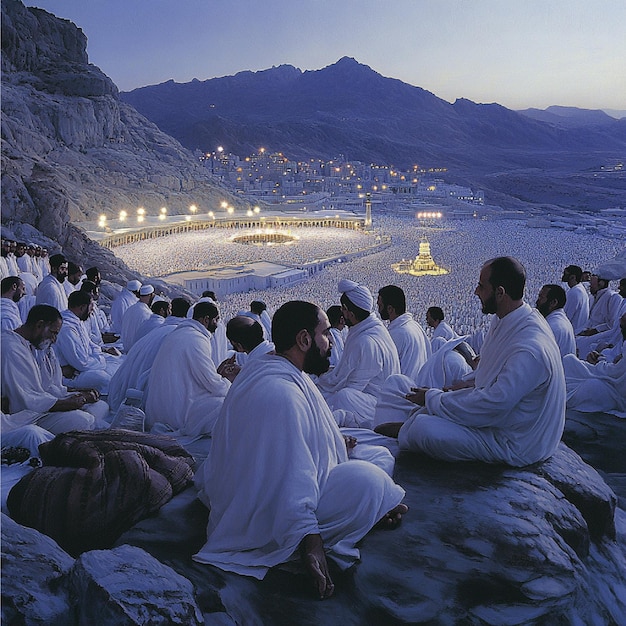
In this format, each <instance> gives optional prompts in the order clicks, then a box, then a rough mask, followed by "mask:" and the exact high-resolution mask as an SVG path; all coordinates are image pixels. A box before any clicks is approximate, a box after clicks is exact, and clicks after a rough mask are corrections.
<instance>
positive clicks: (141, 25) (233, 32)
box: [25, 0, 626, 110]
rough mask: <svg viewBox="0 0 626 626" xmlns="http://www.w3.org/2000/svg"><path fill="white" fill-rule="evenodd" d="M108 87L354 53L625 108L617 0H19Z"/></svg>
mask: <svg viewBox="0 0 626 626" xmlns="http://www.w3.org/2000/svg"><path fill="white" fill-rule="evenodd" d="M25 2H26V4H27V5H31V6H39V7H41V8H43V9H46V10H47V11H50V12H51V13H54V14H55V15H57V16H58V17H63V18H67V19H70V20H71V21H73V22H74V23H75V24H76V25H77V26H79V27H80V28H82V29H83V31H84V32H85V34H86V35H87V37H88V40H89V43H88V46H87V51H88V53H89V59H90V61H91V62H92V63H94V64H95V65H98V66H99V67H100V68H101V69H102V70H103V71H104V72H105V73H106V74H107V75H108V76H110V77H111V78H112V79H113V81H114V82H115V83H116V84H117V86H118V87H119V88H120V89H121V90H123V91H128V90H131V89H134V88H135V87H141V86H144V85H151V84H155V83H160V82H164V81H166V80H169V79H170V78H173V79H174V80H175V81H177V82H187V81H190V80H191V79H193V78H198V79H199V80H205V79H207V78H213V77H216V76H226V75H231V74H235V73H237V72H239V71H242V70H262V69H267V68H269V67H272V66H273V65H281V64H289V65H294V66H296V67H299V68H300V69H302V70H314V69H320V68H322V67H325V66H327V65H331V64H332V63H335V62H336V61H337V60H338V59H339V58H341V57H342V56H350V57H354V58H355V59H356V60H357V61H359V62H360V63H364V64H366V65H369V66H370V67H371V68H372V69H374V70H375V71H377V72H379V73H380V74H382V75H383V76H388V77H391V78H398V79H400V80H402V81H404V82H406V83H409V84H411V85H416V86H419V87H422V88H424V89H427V90H429V91H431V92H433V93H434V94H435V95H437V96H439V97H440V98H443V99H445V100H448V101H450V102H453V101H454V100H455V99H456V98H461V97H463V98H469V99H470V100H473V101H475V102H485V103H487V102H498V103H500V104H502V105H504V106H506V107H509V108H512V109H521V108H527V107H537V108H545V107H547V106H549V105H552V104H558V105H563V106H578V107H582V108H588V109H600V108H602V109H607V108H608V109H621V110H624V109H626V0H25Z"/></svg>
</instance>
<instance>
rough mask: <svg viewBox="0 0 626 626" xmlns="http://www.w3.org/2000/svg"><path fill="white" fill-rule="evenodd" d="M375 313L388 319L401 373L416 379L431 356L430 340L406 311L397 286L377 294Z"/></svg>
mask: <svg viewBox="0 0 626 626" xmlns="http://www.w3.org/2000/svg"><path fill="white" fill-rule="evenodd" d="M378 312H379V313H380V317H381V319H383V320H389V326H388V327H387V330H389V334H390V335H391V338H392V339H393V342H394V343H395V344H396V348H397V349H398V356H399V358H400V371H401V372H402V373H403V374H404V375H405V376H408V377H409V378H411V379H412V380H416V378H417V373H418V372H419V371H420V369H421V368H422V365H424V363H426V360H427V359H428V357H429V356H430V353H431V349H430V341H428V337H426V333H425V332H424V331H423V330H422V327H421V326H420V325H419V324H418V323H417V322H416V321H415V320H414V319H413V315H411V313H407V311H406V297H405V295H404V291H402V289H400V287H396V285H387V286H386V287H383V288H382V289H381V290H380V291H379V292H378Z"/></svg>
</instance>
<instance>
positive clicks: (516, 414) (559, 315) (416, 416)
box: [0, 240, 626, 597]
mask: <svg viewBox="0 0 626 626" xmlns="http://www.w3.org/2000/svg"><path fill="white" fill-rule="evenodd" d="M349 267H350V266H348V265H346V266H344V267H343V268H341V266H338V268H339V270H341V269H343V270H344V271H345V272H346V273H347V272H348V270H349ZM0 269H1V270H2V294H1V295H2V297H1V298H0V315H1V324H2V342H1V347H0V349H1V357H2V370H1V376H2V423H1V426H2V447H3V454H4V452H5V451H6V450H7V449H16V448H19V447H22V448H26V449H28V450H29V451H30V455H32V456H33V457H36V456H37V449H38V445H39V444H40V443H42V442H45V441H49V440H51V439H52V438H53V437H54V436H55V435H58V434H60V433H64V432H67V431H74V430H93V429H107V428H111V427H113V428H126V429H133V430H142V431H146V432H152V433H159V434H165V435H169V436H171V437H173V438H175V439H176V440H177V441H178V442H179V443H180V444H181V445H183V446H191V445H193V444H195V443H197V442H198V441H201V440H206V441H208V442H209V444H210V452H208V456H207V460H206V461H205V462H204V463H203V464H202V465H201V466H200V467H199V468H197V471H196V486H197V489H198V494H199V498H200V499H201V500H202V501H203V502H204V503H205V504H206V505H207V506H208V507H209V508H210V509H211V514H210V517H209V529H208V542H207V544H206V545H205V546H204V547H203V549H202V550H200V551H199V552H198V554H196V555H195V556H194V558H195V559H196V560H198V561H199V562H203V563H210V564H213V565H216V566H218V567H221V568H222V569H225V570H228V571H234V572H237V573H241V574H246V575H252V576H256V577H257V578H262V577H263V576H264V574H265V572H266V571H267V569H268V568H269V567H271V566H273V565H276V564H279V563H281V562H283V561H285V560H287V559H289V557H290V556H291V555H292V554H293V553H294V552H297V549H298V548H300V549H301V551H302V554H303V559H304V563H305V566H306V567H307V569H308V571H309V573H310V574H311V577H312V579H313V581H314V583H315V585H316V588H317V591H318V592H319V595H320V597H327V596H329V595H331V594H332V593H333V589H334V588H333V585H332V580H331V577H330V574H329V571H328V566H327V563H326V556H328V555H330V556H331V557H332V559H333V560H334V561H335V562H336V563H338V564H339V566H340V567H347V566H349V565H350V564H351V563H352V562H354V560H355V559H356V558H357V557H358V550H357V549H356V547H355V544H356V542H358V541H359V540H360V539H361V538H362V537H363V536H364V535H365V534H366V533H367V532H368V531H369V530H370V529H371V528H372V527H373V526H375V525H376V524H382V525H386V526H390V527H393V526H394V525H396V524H397V523H398V521H399V520H400V519H401V517H402V515H403V514H404V513H406V511H407V508H406V507H405V506H404V505H403V504H402V499H403V496H404V492H403V490H402V489H401V488H400V487H399V486H398V485H396V484H395V483H394V482H393V480H392V474H393V468H394V462H395V459H394V454H395V453H396V452H397V451H398V450H399V449H404V450H413V451H417V452H420V453H422V454H426V455H429V456H432V457H435V458H439V459H444V460H449V461H459V460H479V461H484V462H488V463H506V464H508V465H511V466H524V465H528V464H531V463H535V462H538V461H541V460H544V459H546V458H548V457H549V456H550V455H551V454H552V453H553V452H554V450H555V449H556V446H557V444H558V442H559V440H560V438H561V434H562V431H563V427H564V420H565V409H566V406H567V407H569V408H574V409H577V410H579V411H587V412H597V411H604V412H609V413H613V414H616V415H618V416H622V417H626V394H625V392H624V389H626V359H624V358H623V356H624V349H625V345H626V342H625V339H626V278H622V279H621V280H620V281H619V284H617V281H616V283H614V284H612V283H611V281H609V280H608V279H607V278H606V277H605V276H602V275H599V274H598V273H596V272H595V271H594V270H595V268H591V269H592V271H585V270H583V268H582V267H580V266H578V265H575V264H570V265H567V266H566V267H564V268H563V270H562V273H561V272H560V271H558V272H557V273H553V275H552V280H551V281H549V282H546V283H545V284H543V285H541V286H540V288H539V289H537V292H536V293H534V294H531V293H526V298H527V299H528V300H531V301H532V302H533V303H534V305H535V306H534V307H531V306H530V305H529V304H527V303H525V302H524V301H523V297H524V290H525V288H526V287H527V285H526V274H525V270H524V268H523V266H522V265H521V263H519V262H518V261H517V260H516V259H514V258H512V257H498V258H495V259H492V260H491V261H489V262H487V263H485V264H484V265H483V266H482V267H479V266H477V267H476V268H475V273H476V282H477V286H476V284H473V285H469V284H466V285H463V286H459V289H463V290H465V291H466V292H468V293H470V294H474V297H475V296H477V297H478V300H477V301H476V303H475V307H476V309H477V311H478V316H477V317H476V319H478V320H480V322H479V323H477V324H476V325H475V327H474V328H468V327H467V325H465V326H463V327H462V328H458V327H455V323H454V319H455V318H454V316H450V315H449V314H448V313H449V311H446V308H445V306H440V304H441V302H433V303H431V305H430V306H429V307H427V309H426V310H424V311H421V312H420V315H419V319H415V318H414V316H413V314H412V313H410V312H409V308H413V307H412V306H411V302H407V299H408V298H407V294H406V293H405V290H404V289H402V288H401V287H400V286H398V285H395V284H387V285H384V284H380V285H372V287H373V288H372V289H370V288H369V287H368V286H366V285H365V284H363V283H362V282H358V281H353V280H349V279H346V278H340V279H338V280H336V281H335V282H334V290H335V300H334V302H332V301H331V303H327V306H325V307H318V305H317V304H311V303H309V302H306V300H307V298H302V297H301V295H300V297H292V298H290V297H289V295H290V294H289V293H287V297H285V298H284V299H283V302H281V303H279V304H277V306H276V307H274V314H273V315H272V311H271V310H269V309H268V307H267V305H266V304H265V302H263V301H261V300H254V301H252V302H251V303H250V304H249V306H245V307H244V306H242V308H241V309H240V310H239V311H237V312H236V314H234V315H228V316H227V319H223V318H222V315H221V311H220V303H219V302H218V298H217V297H216V295H215V294H214V293H213V292H205V293H204V294H203V295H202V297H201V298H199V299H198V300H197V301H196V302H190V301H188V300H187V299H185V298H174V299H173V300H171V301H170V300H169V299H168V298H167V297H164V296H163V295H159V294H157V293H156V292H155V288H154V286H153V285H151V284H148V283H146V284H141V283H140V282H139V281H137V280H131V281H128V283H127V284H126V286H125V287H124V288H122V289H121V290H120V291H119V292H118V294H117V296H116V297H115V299H114V300H113V301H112V303H111V306H110V310H108V311H105V310H103V308H100V307H99V306H98V299H99V289H100V284H101V275H100V272H99V270H98V268H96V267H92V268H88V269H87V270H86V271H84V269H83V267H82V265H81V264H80V263H77V262H72V261H69V260H68V259H67V258H66V257H65V256H64V255H63V254H53V255H52V256H50V257H48V255H47V253H46V251H45V250H43V249H41V248H39V247H38V246H34V245H27V244H23V243H19V242H17V243H16V242H12V241H8V240H3V242H2V265H1V267H0ZM613 286H617V287H618V290H617V291H614V290H613V288H612V287H613ZM299 294H302V290H300V291H299ZM281 295H285V294H281ZM311 295H313V294H311ZM309 300H310V301H311V302H312V303H316V300H317V299H316V298H315V297H311V298H309ZM324 309H325V310H324ZM414 310H415V309H414ZM457 315H458V312H457ZM421 320H423V321H424V323H425V326H422V324H421V323H420V321H421ZM244 433H245V435H244ZM313 450H314V452H312V451H313ZM347 460H350V461H351V463H348V464H345V465H344V462H345V461H347ZM339 468H340V469H341V471H339ZM268 474H271V475H268ZM286 476H291V477H292V479H286ZM225 477H228V478H225ZM311 480H312V481H313V483H314V484H308V481H311ZM246 481H248V483H246ZM261 485H262V488H261ZM348 493H349V494H350V495H349V496H348V495H347V494H348ZM303 502H304V503H305V504H304V506H303V504H302V503H303ZM277 503H280V504H277ZM364 503H367V506H365V505H364ZM261 507H270V508H271V507H273V512H272V514H271V516H270V517H269V518H268V519H263V520H257V522H255V524H256V525H254V524H249V520H250V517H249V516H254V509H256V510H257V511H258V510H261ZM289 507H293V509H290V508H289ZM300 509H303V510H300ZM272 520H274V521H272ZM275 520H281V522H280V524H279V523H278V522H276V521H275ZM242 545H243V546H246V547H245V549H242V548H241V546H242ZM236 546H239V548H238V547H236Z"/></svg>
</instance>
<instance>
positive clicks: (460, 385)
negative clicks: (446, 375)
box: [443, 380, 475, 391]
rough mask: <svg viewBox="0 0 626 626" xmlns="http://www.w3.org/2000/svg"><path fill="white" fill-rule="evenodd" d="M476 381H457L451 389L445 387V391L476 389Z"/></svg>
mask: <svg viewBox="0 0 626 626" xmlns="http://www.w3.org/2000/svg"><path fill="white" fill-rule="evenodd" d="M474 386H475V385H474V380H455V381H454V382H453V383H452V384H451V385H450V386H449V387H444V388H443V390H444V391H456V390H457V389H470V388H471V387H474Z"/></svg>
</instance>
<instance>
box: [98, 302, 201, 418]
mask: <svg viewBox="0 0 626 626" xmlns="http://www.w3.org/2000/svg"><path fill="white" fill-rule="evenodd" d="M188 310H189V301H188V300H186V299H185V298H174V299H173V300H172V314H171V315H168V316H167V317H166V318H165V320H164V321H163V324H161V325H160V326H159V328H156V329H155V330H153V331H152V332H150V333H148V334H147V335H146V336H145V337H142V338H141V339H139V341H137V342H136V343H135V345H134V346H133V347H132V349H131V351H130V352H129V353H128V354H127V355H126V358H125V359H124V362H123V363H122V365H120V367H119V368H118V370H117V372H115V374H113V376H112V377H111V382H110V383H109V397H108V398H107V400H108V403H109V406H110V407H111V411H113V412H116V411H117V410H118V409H119V407H120V404H122V402H124V399H125V397H126V394H127V392H128V390H129V389H134V390H136V391H139V392H140V393H142V394H143V397H142V400H141V403H140V407H141V408H142V409H144V408H145V406H146V404H145V402H146V399H147V389H148V379H149V376H150V370H151V369H152V365H153V363H154V359H155V358H156V355H157V353H158V351H159V348H160V347H161V344H162V343H163V341H164V339H165V338H166V337H167V336H168V335H169V334H170V333H171V332H173V331H174V329H175V328H176V327H177V326H178V324H180V323H181V322H182V321H183V320H185V319H186V316H187V311H188Z"/></svg>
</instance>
